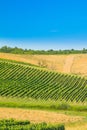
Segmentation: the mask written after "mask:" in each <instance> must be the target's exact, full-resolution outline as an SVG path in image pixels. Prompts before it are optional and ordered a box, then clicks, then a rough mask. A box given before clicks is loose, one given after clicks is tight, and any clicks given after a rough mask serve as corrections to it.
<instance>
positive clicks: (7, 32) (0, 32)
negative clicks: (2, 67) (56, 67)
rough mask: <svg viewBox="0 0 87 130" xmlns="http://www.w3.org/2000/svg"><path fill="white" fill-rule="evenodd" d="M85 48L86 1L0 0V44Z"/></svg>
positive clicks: (47, 47) (86, 42) (86, 37)
mask: <svg viewBox="0 0 87 130" xmlns="http://www.w3.org/2000/svg"><path fill="white" fill-rule="evenodd" d="M3 45H9V46H18V47H22V48H30V49H51V48H52V49H68V48H74V49H75V48H76V49H81V48H87V0H0V46H3Z"/></svg>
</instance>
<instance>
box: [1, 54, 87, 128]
mask: <svg viewBox="0 0 87 130" xmlns="http://www.w3.org/2000/svg"><path fill="white" fill-rule="evenodd" d="M9 55H10V54H9ZM73 58H74V57H72V58H71V60H69V58H68V59H67V62H69V61H70V66H71V65H72V60H73ZM5 59H6V57H4V58H3V57H2V56H1V59H0V107H5V108H3V109H1V110H0V111H1V113H3V114H2V115H1V116H0V117H1V119H4V118H5V119H9V118H14V119H16V120H23V118H21V117H22V116H21V115H24V119H25V120H27V119H28V120H29V121H30V122H31V123H41V122H46V123H48V124H49V123H51V124H55V123H56V124H57V123H58V124H60V123H64V124H65V126H66V130H71V129H73V126H74V128H75V127H77V128H78V124H79V121H80V122H81V124H82V128H84V130H86V128H87V126H86V123H87V117H86V115H87V79H86V78H85V77H81V76H78V75H74V74H66V73H60V72H57V71H53V70H49V69H47V68H44V67H38V66H37V65H35V64H33V63H29V64H28V62H27V63H26V62H25V63H24V61H22V60H21V61H20V62H19V61H18V60H16V61H11V60H12V59H11V58H9V59H10V60H5ZM66 67H67V63H66V64H65V68H66ZM66 70H67V71H68V72H69V70H70V68H67V69H66ZM6 107H10V108H9V109H8V108H6ZM11 107H13V110H12V108H11ZM19 108H20V112H19V110H18V109H19ZM22 108H27V109H29V110H28V112H29V111H30V112H29V113H28V112H27V113H28V114H26V112H21V111H22V110H21V109H22ZM15 109H17V110H16V112H15V115H14V114H13V113H12V111H15ZM32 109H38V111H36V110H32ZM2 110H5V111H4V112H3V111H2ZM8 110H9V112H8ZM42 110H46V111H50V113H49V112H48V113H47V112H46V113H45V112H43V111H42ZM61 110H62V111H61ZM32 111H33V112H32ZM52 111H55V112H54V115H53V113H52ZM79 111H82V114H78V112H79ZM6 112H7V115H8V117H9V118H7V116H6V115H5V113H6ZM35 112H36V114H35ZM57 112H58V113H57ZM9 113H10V114H9ZM16 113H19V114H18V115H19V116H18V117H19V118H15V116H16V115H17V114H16ZM22 113H23V114H22ZM24 113H25V114H24ZM32 113H34V114H32ZM73 113H74V114H73ZM84 113H85V114H84ZM57 114H58V115H57ZM67 114H68V115H67ZM10 115H11V116H10ZM12 115H13V116H12ZM28 115H30V117H31V118H29V117H28ZM37 116H38V117H37ZM41 116H42V118H41V119H40V117H41ZM26 117H28V118H26ZM55 117H56V119H55ZM35 119H36V120H35ZM52 119H53V120H52ZM66 120H67V121H68V122H67V121H66ZM73 123H74V125H73ZM75 123H76V124H75ZM70 125H71V126H70ZM83 126H84V127H83ZM24 127H25V126H24ZM28 127H29V126H28ZM28 127H27V128H28ZM46 127H49V126H46ZM52 127H54V126H52ZM55 127H56V126H55ZM78 130H80V129H78Z"/></svg>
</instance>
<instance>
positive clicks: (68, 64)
mask: <svg viewBox="0 0 87 130" xmlns="http://www.w3.org/2000/svg"><path fill="white" fill-rule="evenodd" d="M0 58H4V59H10V60H16V61H20V62H26V63H30V64H34V65H39V66H45V67H46V68H47V69H49V70H55V71H57V72H63V73H70V74H78V75H82V76H86V77H87V54H73V55H72V54H71V55H28V54H27V55H25V54H22V55H18V54H9V53H0Z"/></svg>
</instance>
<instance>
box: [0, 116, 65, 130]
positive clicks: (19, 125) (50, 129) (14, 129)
mask: <svg viewBox="0 0 87 130" xmlns="http://www.w3.org/2000/svg"><path fill="white" fill-rule="evenodd" d="M0 129H1V130H65V128H64V126H63V125H55V126H52V125H47V124H46V123H45V122H44V123H39V124H32V123H30V122H29V121H16V120H14V119H10V120H0Z"/></svg>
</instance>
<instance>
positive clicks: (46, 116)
mask: <svg viewBox="0 0 87 130" xmlns="http://www.w3.org/2000/svg"><path fill="white" fill-rule="evenodd" d="M10 118H13V119H17V120H29V121H31V122H32V123H40V122H47V123H67V122H76V121H80V120H82V118H81V117H78V116H68V115H65V114H59V113H57V112H48V111H41V110H26V109H19V108H0V119H10Z"/></svg>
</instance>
